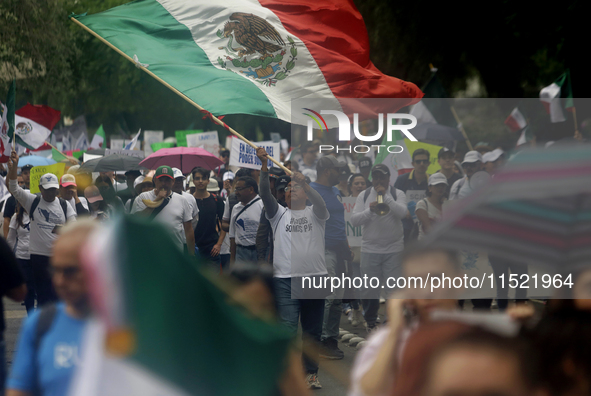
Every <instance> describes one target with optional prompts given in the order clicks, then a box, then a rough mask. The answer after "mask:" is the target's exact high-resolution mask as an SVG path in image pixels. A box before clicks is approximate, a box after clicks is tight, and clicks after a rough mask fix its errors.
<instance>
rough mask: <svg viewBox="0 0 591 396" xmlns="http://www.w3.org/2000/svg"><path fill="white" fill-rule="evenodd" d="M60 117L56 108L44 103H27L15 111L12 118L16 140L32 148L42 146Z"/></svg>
mask: <svg viewBox="0 0 591 396" xmlns="http://www.w3.org/2000/svg"><path fill="white" fill-rule="evenodd" d="M60 118H61V112H60V111H58V110H55V109H52V108H51V107H49V106H45V105H32V104H30V103H27V104H26V105H25V106H23V107H21V108H20V109H18V110H17V111H16V115H15V120H14V122H15V129H14V135H15V139H16V142H17V143H19V144H20V145H22V146H24V147H26V148H28V149H32V150H34V149H36V148H38V147H41V146H43V145H44V144H45V141H46V140H47V138H48V137H49V135H50V134H51V131H52V130H53V127H55V125H56V124H57V123H58V122H59V120H60Z"/></svg>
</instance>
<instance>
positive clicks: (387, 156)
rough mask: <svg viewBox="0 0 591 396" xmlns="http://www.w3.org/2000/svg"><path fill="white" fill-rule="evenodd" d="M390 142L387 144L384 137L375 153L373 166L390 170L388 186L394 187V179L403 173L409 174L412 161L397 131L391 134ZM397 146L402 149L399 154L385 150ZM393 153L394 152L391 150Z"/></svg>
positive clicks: (402, 137)
mask: <svg viewBox="0 0 591 396" xmlns="http://www.w3.org/2000/svg"><path fill="white" fill-rule="evenodd" d="M393 140H394V141H392V142H389V141H388V139H387V136H385V135H384V138H383V140H382V145H383V146H382V147H381V150H380V152H379V153H376V159H375V162H374V166H375V165H377V164H384V165H386V166H387V167H388V169H390V185H394V183H395V182H396V178H397V177H398V176H399V175H402V174H403V173H407V172H410V171H411V170H412V169H413V166H412V159H411V158H410V153H409V151H408V149H407V147H406V142H405V141H404V136H402V133H401V132H400V131H399V130H395V131H394V134H393ZM394 145H398V146H401V147H402V148H403V151H402V152H400V153H396V154H394V153H390V152H388V150H387V148H388V147H389V146H394ZM392 151H395V150H392Z"/></svg>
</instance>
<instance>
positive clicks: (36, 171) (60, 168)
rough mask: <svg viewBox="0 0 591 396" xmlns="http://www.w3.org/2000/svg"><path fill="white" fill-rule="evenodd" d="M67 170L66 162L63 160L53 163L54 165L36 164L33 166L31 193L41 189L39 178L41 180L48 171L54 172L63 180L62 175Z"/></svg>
mask: <svg viewBox="0 0 591 396" xmlns="http://www.w3.org/2000/svg"><path fill="white" fill-rule="evenodd" d="M65 171H66V164H64V163H63V162H60V163H57V164H53V165H45V166H34V167H32V168H31V179H30V187H31V194H37V193H38V192H41V191H39V180H41V176H43V175H44V174H46V173H53V174H54V175H56V176H57V179H58V180H61V178H62V176H63V175H64V173H65Z"/></svg>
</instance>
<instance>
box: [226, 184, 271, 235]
mask: <svg viewBox="0 0 591 396" xmlns="http://www.w3.org/2000/svg"><path fill="white" fill-rule="evenodd" d="M257 199H258V201H256V202H254V203H253V204H252V205H250V207H249V208H248V209H246V210H245V211H244V212H242V208H244V207H245V206H248V205H249V204H251V203H252V202H253V201H255V200H257ZM262 211H263V200H262V199H261V197H259V196H258V194H257V196H255V197H254V198H253V199H251V200H250V202H248V204H246V205H244V204H242V202H238V203H237V204H236V206H234V209H232V218H231V219H230V231H229V233H228V234H229V235H230V238H234V242H236V245H241V246H254V245H255V244H256V242H257V230H258V229H259V223H260V221H261V212H262ZM240 212H242V214H240ZM238 214H240V217H237V216H238Z"/></svg>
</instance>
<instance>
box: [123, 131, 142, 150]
mask: <svg viewBox="0 0 591 396" xmlns="http://www.w3.org/2000/svg"><path fill="white" fill-rule="evenodd" d="M140 133H142V129H141V128H140V130H139V131H137V134H136V135H135V136H134V137H133V139H131V142H129V143H128V144H127V145H126V146H125V147H124V148H123V149H124V150H133V149H135V146H136V145H137V140H138V138H139V137H140Z"/></svg>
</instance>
